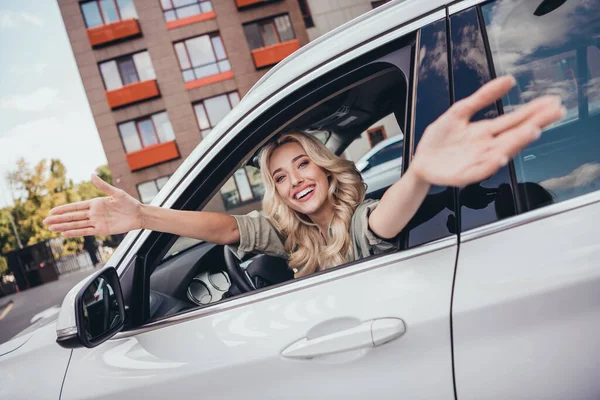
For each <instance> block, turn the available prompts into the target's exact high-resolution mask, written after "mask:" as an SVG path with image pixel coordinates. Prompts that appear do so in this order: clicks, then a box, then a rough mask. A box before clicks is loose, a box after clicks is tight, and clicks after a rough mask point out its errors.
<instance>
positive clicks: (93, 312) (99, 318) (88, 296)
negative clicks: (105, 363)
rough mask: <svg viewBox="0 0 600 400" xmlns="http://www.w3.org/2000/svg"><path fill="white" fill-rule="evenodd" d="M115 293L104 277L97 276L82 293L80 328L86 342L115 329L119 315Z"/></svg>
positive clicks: (119, 318)
mask: <svg viewBox="0 0 600 400" xmlns="http://www.w3.org/2000/svg"><path fill="white" fill-rule="evenodd" d="M116 301H117V300H116V298H115V293H114V291H113V288H112V286H111V285H110V284H109V283H108V281H107V280H106V279H104V277H102V276H99V277H98V278H96V280H94V281H93V282H92V283H90V284H89V286H88V288H87V289H86V290H85V292H83V320H82V321H81V322H82V325H83V326H82V328H83V332H84V334H85V335H86V337H87V339H88V340H93V339H95V338H98V337H100V336H102V335H103V334H105V333H107V332H109V331H110V330H111V329H113V328H114V327H116V326H117V325H118V324H119V322H120V320H121V318H122V316H121V315H120V314H119V307H118V306H117V303H116Z"/></svg>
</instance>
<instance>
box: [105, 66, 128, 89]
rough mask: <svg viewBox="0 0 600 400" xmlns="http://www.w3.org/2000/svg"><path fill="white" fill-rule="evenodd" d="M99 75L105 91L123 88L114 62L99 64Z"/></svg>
mask: <svg viewBox="0 0 600 400" xmlns="http://www.w3.org/2000/svg"><path fill="white" fill-rule="evenodd" d="M100 73H101V74H102V79H103V80H104V87H105V88H106V90H113V89H119V88H121V87H123V81H121V75H120V74H119V69H118V68H117V63H116V62H115V61H108V62H104V63H102V64H100Z"/></svg>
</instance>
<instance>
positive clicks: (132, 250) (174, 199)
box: [118, 9, 445, 330]
mask: <svg viewBox="0 0 600 400" xmlns="http://www.w3.org/2000/svg"><path fill="white" fill-rule="evenodd" d="M444 16H445V12H444V9H436V10H433V11H431V12H429V13H426V14H423V15H422V16H420V18H419V19H416V20H413V21H408V22H406V23H403V24H400V25H398V26H396V27H394V28H393V29H390V30H388V31H386V32H385V34H381V35H378V36H377V37H375V38H367V39H366V40H365V41H364V42H363V43H361V45H359V46H356V47H354V48H353V49H352V50H351V51H349V52H348V53H345V54H342V55H339V56H336V57H334V58H332V59H330V60H329V61H328V62H327V63H325V64H324V65H321V66H319V67H318V68H316V69H315V70H314V71H312V72H311V74H310V75H311V76H307V75H302V76H299V77H298V78H297V80H296V81H295V84H292V85H289V86H288V88H289V87H293V86H296V87H294V89H293V90H288V91H287V92H288V93H287V94H285V96H282V95H281V93H275V94H273V95H272V96H271V97H269V98H267V99H265V100H264V101H263V102H261V103H259V104H258V105H256V106H255V107H254V108H253V109H252V110H251V112H249V113H247V114H246V115H244V116H242V117H241V118H240V119H239V120H238V121H237V123H236V124H234V125H233V126H232V127H231V128H230V129H229V131H228V133H226V134H224V135H223V136H222V137H221V138H220V140H218V141H216V142H214V143H212V144H211V148H210V149H209V150H208V151H207V152H206V153H205V154H204V156H202V157H200V158H199V159H198V160H197V161H195V162H194V164H195V165H194V166H193V167H192V168H190V169H189V170H188V171H187V173H186V174H185V175H184V176H183V177H182V178H181V179H180V181H179V182H177V183H176V185H175V186H174V188H172V191H171V193H170V195H169V196H167V197H164V199H163V200H162V205H163V206H168V203H169V202H171V205H170V207H171V208H175V209H186V207H185V206H186V203H187V202H188V201H187V200H188V199H186V198H185V197H186V195H185V193H186V190H189V189H190V187H193V186H194V182H197V181H198V180H199V179H200V178H201V174H195V177H193V176H192V175H194V172H195V171H207V170H210V169H211V168H208V167H207V165H210V163H214V162H216V159H218V156H217V154H222V153H223V152H225V153H228V152H232V151H244V147H245V145H246V146H247V144H246V142H242V143H240V142H236V141H235V140H233V139H234V138H239V137H241V135H242V134H241V132H245V131H247V129H249V126H250V125H253V124H254V125H256V124H257V123H258V122H259V121H258V120H259V118H253V117H252V114H254V112H258V111H257V110H260V108H261V107H262V108H263V110H262V112H260V116H261V117H262V116H264V115H265V114H266V110H267V109H271V108H278V107H280V104H281V103H282V102H283V100H286V99H290V98H292V97H294V96H293V94H294V93H296V92H297V91H298V90H304V88H306V87H309V86H311V85H314V84H315V83H316V82H317V81H318V80H319V79H322V78H323V77H325V76H327V75H328V74H330V73H331V72H332V71H335V70H337V69H339V68H342V67H343V66H345V65H347V64H348V60H353V62H355V61H356V60H361V59H363V58H365V57H371V58H372V57H373V56H372V54H373V52H376V51H381V49H384V48H386V46H388V45H390V44H391V43H395V42H397V41H399V40H400V39H401V38H406V37H408V36H410V35H414V34H416V33H417V32H418V31H419V30H420V29H421V28H422V27H424V26H427V25H428V24H429V23H431V22H433V21H437V20H439V19H440V18H444ZM395 50H398V49H395ZM386 51H387V50H386ZM388 52H389V51H388ZM414 60H415V59H413V61H414ZM323 70H325V71H323ZM411 77H412V74H408V75H407V76H406V78H407V80H408V81H409V90H408V101H409V104H408V105H407V114H406V124H407V126H406V128H405V131H407V132H405V137H404V141H405V143H406V141H407V134H408V131H409V129H410V127H409V125H410V123H411V122H410V121H411V119H412V111H411V110H412V108H413V107H412V105H411V104H410V102H411V101H412V97H413V94H412V93H413V90H412V87H411V84H410V82H411V79H412V78H411ZM278 97H279V98H278ZM265 103H266V104H265ZM269 103H270V104H269ZM280 111H281V112H283V111H285V107H284V108H283V110H280ZM270 121H272V118H271V120H270ZM268 122H269V121H266V122H260V123H261V124H262V125H266V124H267V123H268ZM244 123H245V125H246V126H242V127H240V125H244ZM236 128H237V129H236ZM262 129H264V127H262ZM227 139H229V140H227ZM266 140H267V138H264V140H263V141H262V142H263V143H264V141H266ZM261 144H262V143H261ZM254 147H255V148H254V150H256V148H257V147H258V146H254ZM250 149H252V147H251V148H250ZM245 151H246V154H250V153H251V151H248V149H246V150H245ZM211 154H212V155H211ZM403 156H404V155H403ZM204 187H205V185H202V187H197V188H196V192H198V191H201V190H202V189H203V188H204ZM213 187H217V188H218V187H219V185H214V186H213ZM215 193H216V192H215ZM215 193H212V192H211V193H206V192H205V193H204V194H203V196H205V198H206V199H210V198H211V196H213V195H214V194H215ZM165 235H166V234H163V233H160V232H148V231H142V232H139V233H138V234H137V237H136V238H134V240H133V241H132V242H131V244H130V247H129V248H128V249H127V250H126V253H125V255H124V256H123V258H122V259H121V263H119V265H118V267H119V268H120V272H121V276H122V282H124V286H125V287H124V289H123V291H124V294H125V293H126V294H127V298H128V299H127V303H128V305H129V307H130V309H131V310H133V311H134V312H132V313H130V314H132V315H135V314H138V316H137V317H132V320H131V321H130V323H129V325H128V328H127V330H135V329H142V328H144V324H145V323H146V319H147V318H146V317H145V316H144V315H145V314H146V313H147V306H146V310H144V308H145V307H144V305H143V302H144V296H145V298H146V299H147V298H148V297H147V294H148V290H149V279H144V277H148V276H149V273H148V272H149V269H150V268H149V263H150V260H151V259H154V260H156V259H160V256H161V252H166V250H167V249H168V248H169V246H170V245H171V244H172V243H173V242H174V241H175V240H176V239H177V237H175V236H172V235H170V236H172V237H170V238H166V236H165ZM165 238H166V239H167V240H165ZM159 243H160V246H158V244H159ZM161 247H162V250H161ZM392 254H397V253H392ZM369 260H372V259H371V258H370V259H369ZM363 263H364V262H363V260H358V261H355V262H353V263H349V264H345V266H350V265H352V264H363ZM346 269H347V268H341V269H334V272H335V271H340V270H346ZM324 272H327V271H324ZM311 278H312V276H311V277H309V279H311ZM296 281H300V280H296ZM292 285H293V283H292ZM288 290H293V289H288ZM288 290H286V292H287V291H288ZM255 293H256V292H251V293H248V294H246V295H250V296H252V295H253V294H255ZM246 295H241V296H236V297H235V298H234V299H231V300H232V301H235V300H237V299H240V300H244V299H243V298H244V297H246ZM228 301H229V300H228ZM245 301H247V299H246V300H245ZM212 307H214V306H212ZM212 307H207V309H208V308H210V309H212ZM202 310H206V309H202ZM136 311H141V312H136ZM195 311H198V310H197V309H196V310H195ZM193 313H194V310H192V311H191V314H193ZM188 314H190V313H188ZM140 315H141V316H140ZM194 315H195V314H194ZM191 317H193V318H195V316H193V315H192V316H191ZM185 318H187V317H185ZM154 324H155V322H153V323H151V325H154Z"/></svg>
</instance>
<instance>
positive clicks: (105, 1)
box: [100, 0, 119, 24]
mask: <svg viewBox="0 0 600 400" xmlns="http://www.w3.org/2000/svg"><path fill="white" fill-rule="evenodd" d="M100 8H101V9H102V15H104V21H105V22H106V23H107V24H109V23H111V22H116V21H118V20H119V14H118V12H117V8H116V7H115V2H114V1H113V0H100Z"/></svg>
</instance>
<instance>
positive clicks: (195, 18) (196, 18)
mask: <svg viewBox="0 0 600 400" xmlns="http://www.w3.org/2000/svg"><path fill="white" fill-rule="evenodd" d="M215 18H217V14H215V12H214V11H210V12H206V13H202V14H198V15H192V16H191V17H187V18H181V19H177V20H175V21H169V22H167V29H175V28H179V27H180V26H185V25H190V24H195V23H196V22H202V21H208V20H210V19H215Z"/></svg>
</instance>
